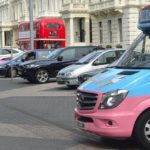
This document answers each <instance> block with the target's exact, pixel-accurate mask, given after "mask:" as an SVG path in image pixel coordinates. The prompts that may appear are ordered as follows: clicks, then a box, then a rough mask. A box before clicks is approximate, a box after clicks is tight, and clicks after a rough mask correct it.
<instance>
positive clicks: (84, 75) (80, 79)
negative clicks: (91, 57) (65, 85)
mask: <svg viewBox="0 0 150 150" xmlns="http://www.w3.org/2000/svg"><path fill="white" fill-rule="evenodd" d="M105 69H106V68H101V69H95V70H92V71H87V72H85V73H82V74H80V75H79V76H78V82H79V85H80V84H82V83H83V82H85V81H87V80H88V79H90V78H91V77H93V76H94V75H96V74H98V73H99V72H101V71H103V70H105Z"/></svg>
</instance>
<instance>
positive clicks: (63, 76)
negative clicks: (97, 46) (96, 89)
mask: <svg viewBox="0 0 150 150" xmlns="http://www.w3.org/2000/svg"><path fill="white" fill-rule="evenodd" d="M124 51H125V50H124V49H107V50H97V51H94V52H92V53H90V54H88V55H86V56H84V57H83V58H81V59H80V60H79V61H77V62H76V63H74V64H73V65H70V66H68V67H65V68H63V69H62V70H60V71H59V72H58V74H57V77H56V79H57V83H58V84H65V85H66V86H67V87H72V86H78V85H79V81H78V76H79V75H80V74H82V73H84V72H87V71H92V70H95V69H100V68H105V67H107V65H109V64H110V63H112V62H114V61H115V60H117V59H118V58H119V57H120V56H121V55H122V54H123V53H124Z"/></svg>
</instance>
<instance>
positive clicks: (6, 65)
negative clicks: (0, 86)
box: [0, 50, 51, 77]
mask: <svg viewBox="0 0 150 150" xmlns="http://www.w3.org/2000/svg"><path fill="white" fill-rule="evenodd" d="M50 53H51V50H36V51H35V50H31V51H26V52H23V51H22V52H21V53H20V54H18V55H17V56H16V57H14V58H12V59H10V60H7V61H4V62H3V63H1V64H0V76H5V77H10V76H11V75H12V76H13V77H16V76H17V75H18V69H17V66H18V65H19V64H20V63H22V62H24V61H29V60H30V59H41V58H45V57H46V56H47V55H49V54H50ZM30 61H31V60H30ZM11 73H12V74H11Z"/></svg>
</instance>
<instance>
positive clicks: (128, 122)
mask: <svg viewBox="0 0 150 150" xmlns="http://www.w3.org/2000/svg"><path fill="white" fill-rule="evenodd" d="M101 97H102V94H100V95H99V96H98V100H97V104H96V107H95V109H94V110H92V111H91V110H90V111H85V110H79V109H78V107H77V108H75V119H76V121H77V122H78V121H79V120H80V119H81V118H84V117H85V118H86V117H88V118H91V120H92V121H89V122H80V121H79V123H83V124H84V127H83V128H81V129H82V130H85V131H88V132H92V133H95V134H98V135H101V136H105V137H113V138H129V137H131V135H132V132H133V128H134V125H135V122H136V120H137V118H138V117H139V115H140V114H141V113H142V112H143V111H144V110H145V109H146V108H147V107H150V98H149V97H148V96H143V97H130V98H126V99H125V100H124V101H123V102H122V103H121V104H120V105H119V106H118V107H116V108H114V109H98V106H99V104H100V101H101Z"/></svg>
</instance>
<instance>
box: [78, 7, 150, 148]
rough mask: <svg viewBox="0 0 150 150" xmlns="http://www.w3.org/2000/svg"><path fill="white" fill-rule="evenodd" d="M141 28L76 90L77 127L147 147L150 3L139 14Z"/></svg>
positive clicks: (149, 137) (149, 135)
mask: <svg viewBox="0 0 150 150" xmlns="http://www.w3.org/2000/svg"><path fill="white" fill-rule="evenodd" d="M138 28H139V29H140V30H141V31H142V32H141V34H140V35H139V36H138V37H137V39H136V40H135V41H134V42H133V44H132V45H131V47H130V48H129V49H128V50H127V51H126V52H125V53H124V55H123V56H122V57H121V58H120V59H119V60H118V61H117V62H116V63H114V65H112V66H110V67H109V68H106V69H105V70H103V71H102V72H101V73H99V74H97V75H96V76H94V77H92V78H91V79H89V80H88V81H86V82H85V83H84V84H82V85H81V86H79V88H78V90H77V107H76V108H75V119H76V121H77V125H78V127H79V128H80V129H82V130H84V131H88V132H92V133H95V134H97V135H100V136H105V137H112V138H121V139H122V138H130V137H134V138H136V140H137V141H138V142H139V143H140V144H141V145H142V146H144V147H145V149H150V6H147V7H144V8H143V9H142V10H141V11H140V14H139V25H138Z"/></svg>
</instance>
